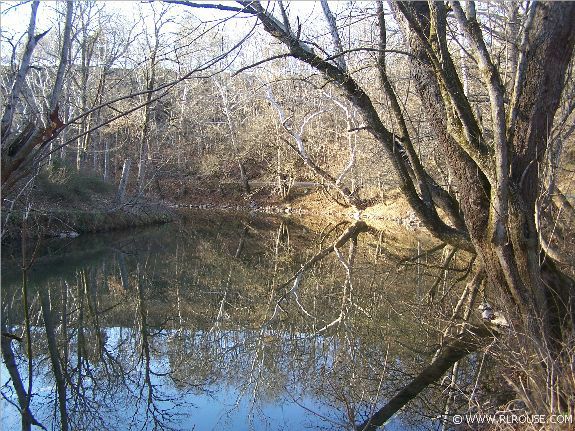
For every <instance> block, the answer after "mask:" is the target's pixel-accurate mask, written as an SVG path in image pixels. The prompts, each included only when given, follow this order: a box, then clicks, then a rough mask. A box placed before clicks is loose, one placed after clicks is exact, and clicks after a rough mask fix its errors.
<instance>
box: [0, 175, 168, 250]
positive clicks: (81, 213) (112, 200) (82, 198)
mask: <svg viewBox="0 0 575 431" xmlns="http://www.w3.org/2000/svg"><path fill="white" fill-rule="evenodd" d="M176 217H177V216H176V214H175V212H174V211H173V209H171V208H170V207H169V206H168V205H166V204H164V203H163V202H160V201H157V200H153V199H150V198H137V197H129V196H127V197H126V198H124V199H122V201H121V202H120V201H119V200H118V199H117V196H116V187H115V185H114V184H112V183H110V182H106V181H103V180H102V179H101V178H100V177H98V176H95V175H90V174H89V173H88V174H86V173H78V172H76V171H75V170H73V169H70V168H69V167H66V166H57V165H56V166H54V167H52V168H51V170H47V169H46V170H45V171H43V172H42V173H41V174H39V175H38V176H37V178H36V179H35V181H34V182H33V183H31V185H30V186H29V189H26V190H25V193H21V194H20V195H19V196H15V197H13V196H7V197H6V198H4V199H3V202H2V242H3V243H4V242H10V241H15V240H18V239H19V238H21V237H22V236H23V235H25V236H26V237H27V238H43V237H62V238H73V237H77V236H79V235H81V234H85V233H96V232H109V231H113V230H120V229H126V228H130V227H137V226H145V225H153V224H159V223H166V222H170V221H173V220H175V219H176Z"/></svg>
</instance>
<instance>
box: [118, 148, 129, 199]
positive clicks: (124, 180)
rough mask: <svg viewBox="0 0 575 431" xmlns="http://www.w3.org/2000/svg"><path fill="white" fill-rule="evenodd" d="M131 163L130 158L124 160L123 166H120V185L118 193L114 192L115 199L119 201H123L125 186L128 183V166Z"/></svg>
mask: <svg viewBox="0 0 575 431" xmlns="http://www.w3.org/2000/svg"><path fill="white" fill-rule="evenodd" d="M131 165H132V160H130V159H126V160H124V167H123V168H122V177H121V178H120V185H119V186H118V193H117V194H116V201H118V202H119V203H123V202H124V198H125V195H126V186H127V185H128V177H129V176H130V166H131Z"/></svg>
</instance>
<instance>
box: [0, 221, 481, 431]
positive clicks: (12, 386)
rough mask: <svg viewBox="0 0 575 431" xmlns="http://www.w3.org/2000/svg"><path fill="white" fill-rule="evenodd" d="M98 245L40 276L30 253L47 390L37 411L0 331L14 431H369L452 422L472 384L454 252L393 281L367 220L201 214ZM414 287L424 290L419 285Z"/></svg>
mask: <svg viewBox="0 0 575 431" xmlns="http://www.w3.org/2000/svg"><path fill="white" fill-rule="evenodd" d="M103 250H104V251H102V249H100V252H99V254H98V255H97V256H95V257H94V259H93V260H92V261H86V260H82V261H78V262H77V264H74V265H75V266H74V267H73V270H72V268H70V266H66V265H65V264H64V263H65V262H60V263H59V262H58V261H57V259H56V258H55V257H54V256H52V257H50V259H51V260H50V265H49V266H50V268H49V269H48V268H46V267H43V266H42V265H43V257H41V256H39V257H38V267H40V268H44V270H42V271H37V272H35V273H34V274H33V277H32V276H31V279H30V283H29V287H28V290H29V292H27V294H28V295H27V296H26V298H27V297H28V296H30V298H37V299H33V300H32V301H31V304H29V311H30V313H29V316H30V318H31V319H32V320H31V322H33V323H32V324H31V325H30V328H31V337H30V340H31V343H32V349H31V351H33V352H34V358H35V360H34V361H33V366H34V370H33V371H34V375H33V378H34V381H35V387H40V386H42V387H49V388H51V390H50V391H48V392H46V391H44V392H42V393H40V394H38V395H35V396H34V397H33V398H32V403H31V404H30V405H29V406H28V405H27V399H28V398H29V393H30V391H29V390H28V389H26V384H27V383H28V382H29V379H28V378H26V377H22V373H26V371H27V359H28V358H27V357H26V352H27V351H28V350H27V349H25V348H20V347H18V348H14V347H13V346H12V344H15V345H16V346H19V344H20V343H18V344H16V342H15V341H11V340H10V339H9V338H7V337H4V336H3V337H2V354H3V358H4V364H5V365H4V366H5V367H6V370H7V371H8V373H7V375H8V376H9V377H10V382H9V385H7V386H4V387H3V389H2V393H3V395H4V396H5V399H7V400H9V402H11V403H12V404H13V405H14V406H15V407H17V411H18V412H19V413H18V414H19V416H20V422H21V423H22V427H23V429H30V427H31V426H32V425H37V424H39V422H42V423H44V424H45V425H46V426H47V427H48V428H49V427H58V428H61V429H86V430H90V429H118V428H122V429H142V430H144V429H192V428H193V427H194V426H196V427H197V429H204V428H210V427H211V428H213V427H218V428H226V426H228V425H229V423H236V422H237V421H238V420H241V421H244V422H245V426H247V427H251V428H252V429H277V428H281V426H282V425H283V424H284V421H285V423H286V424H288V423H292V422H289V421H295V422H293V424H295V425H293V427H295V428H302V427H305V426H306V425H309V426H313V427H316V428H317V427H325V428H326V429H349V430H354V429H373V428H375V427H376V426H377V425H379V424H381V423H383V422H385V421H386V420H387V419H389V417H391V415H392V414H393V413H395V412H396V411H397V410H398V409H399V408H400V407H403V406H404V405H405V404H406V403H407V401H408V400H410V399H416V400H417V401H415V402H412V404H411V405H410V406H411V407H410V411H412V412H413V413H414V415H413V418H412V420H409V421H408V420H407V419H405V418H402V419H399V420H401V421H402V422H400V423H402V424H404V422H405V423H407V424H409V423H412V422H413V423H418V424H419V425H421V424H430V423H432V422H431V419H430V418H435V417H438V416H439V417H443V418H446V417H449V415H450V414H451V413H452V412H453V411H457V409H458V408H459V406H461V404H462V403H463V402H467V399H466V398H462V396H461V394H465V396H468V397H470V396H471V391H472V389H470V388H472V387H473V385H475V383H476V382H475V380H474V379H475V378H476V376H477V372H476V369H477V357H475V358H474V357H470V358H467V359H466V358H465V356H466V354H467V353H468V352H469V351H470V350H475V349H476V348H477V347H478V346H477V345H476V344H474V341H473V340H472V339H471V338H470V339H467V338H466V335H465V334H466V333H467V332H462V330H461V329H462V326H461V322H464V321H467V320H469V318H470V315H471V304H472V303H473V301H474V298H475V297H476V296H477V295H479V294H480V286H481V274H478V273H472V274H471V275H473V276H474V277H472V278H471V279H470V281H469V283H468V284H467V285H466V286H460V285H459V284H453V286H452V287H450V288H449V289H451V290H452V291H453V292H457V296H453V297H452V296H447V295H445V294H444V292H443V290H442V289H441V288H440V287H439V283H437V277H438V272H437V271H441V273H440V275H439V276H440V277H441V283H443V284H445V285H448V284H449V285H451V284H452V283H456V278H457V277H461V273H459V272H456V271H452V270H451V268H452V267H453V265H455V264H458V265H459V266H460V267H464V264H465V265H467V262H462V263H459V261H457V256H450V257H449V261H448V262H447V263H448V264H450V265H451V266H450V267H449V270H447V269H446V265H443V266H442V264H444V263H445V260H446V259H445V255H444V256H443V258H442V256H439V255H435V254H434V255H427V256H425V257H423V258H422V257H419V258H417V259H415V260H412V261H410V262H412V263H413V265H418V264H420V263H421V262H423V259H425V261H424V263H425V265H423V264H421V265H420V267H419V275H418V271H413V270H411V269H412V267H410V266H408V265H406V264H405V261H404V264H403V266H401V267H400V269H399V270H398V266H397V265H398V264H401V262H400V261H399V260H398V258H397V255H400V254H402V252H401V251H397V250H394V249H392V248H390V245H389V243H388V242H386V238H385V235H384V234H382V233H381V232H379V231H374V230H373V229H371V228H368V227H367V225H366V224H365V223H363V222H357V223H354V224H349V225H345V224H338V225H335V226H334V225H329V226H328V227H326V228H324V229H321V227H320V228H317V227H316V229H312V228H309V227H306V228H305V229H304V228H302V227H301V226H298V225H296V224H294V223H293V222H290V221H288V220H281V221H277V222H276V221H275V220H255V219H251V220H225V221H223V222H222V221H220V220H216V219H209V220H201V221H198V222H197V223H194V224H186V225H184V226H182V227H181V229H179V227H177V226H171V227H164V228H159V229H157V230H150V231H148V233H139V232H137V233H136V234H135V235H132V236H129V237H126V238H117V239H116V238H114V239H111V240H110V243H109V246H108V247H107V248H104V249H103ZM438 250H441V249H438ZM87 255H89V253H87ZM448 255H449V254H448ZM93 256H94V255H93ZM63 259H64V260H65V259H67V257H64V258H63ZM402 268H405V269H402ZM4 275H5V280H11V278H10V277H11V275H10V273H6V274H4V273H3V276H4ZM418 277H419V279H422V278H423V279H424V280H427V281H428V284H427V287H425V288H424V289H420V290H419V291H418V290H416V289H413V286H415V285H416V283H417V280H418ZM14 280H15V282H14V283H13V284H10V283H7V286H6V289H5V291H4V292H3V297H2V300H3V305H2V306H3V310H4V313H3V327H2V332H6V333H12V334H18V333H20V332H23V333H24V334H25V332H26V325H25V324H23V323H22V322H25V319H24V312H23V311H24V310H23V309H22V305H21V304H22V301H23V299H24V296H25V295H23V294H24V292H23V291H22V289H21V288H20V287H19V286H18V284H17V283H16V279H15V278H14ZM429 286H431V288H432V291H433V295H432V296H433V300H434V301H438V300H441V301H450V300H451V299H453V304H452V311H451V314H450V315H448V316H447V317H445V322H446V324H443V325H437V324H434V323H433V322H437V321H438V320H437V316H436V313H435V311H434V310H433V308H431V307H429V306H428V305H427V302H426V301H425V299H426V297H425V292H427V291H429V289H430V287H429ZM449 289H446V290H445V292H447V290H449ZM442 295H443V297H442ZM426 307H427V308H426ZM426 310H427V311H426ZM36 316H37V317H36ZM469 328H471V326H469ZM25 339H26V337H24V338H23V341H22V342H23V343H25ZM438 340H439V343H438ZM458 343H459V344H458ZM450 349H451V350H450ZM31 357H32V356H31V355H30V358H31ZM474 361H475V362H474ZM455 363H457V365H455V367H456V368H455V369H454V368H453V367H454V364H455ZM430 364H431V365H430ZM448 370H451V374H450V375H451V376H452V377H451V378H448V379H444V381H441V380H440V379H439V378H440V377H441V376H442V375H443V374H444V373H445V372H447V371H448ZM475 386H477V385H475ZM443 391H445V393H446V394H449V393H451V395H449V396H447V397H443V396H441V393H442V392H443ZM482 393H484V392H481V391H480V390H475V393H474V395H473V396H474V397H476V398H475V399H477V395H478V394H482ZM279 406H281V408H282V409H286V412H289V413H286V415H287V416H281V411H280V410H279ZM274 409H275V410H274ZM290 409H291V410H290ZM32 412H34V415H33V414H32ZM295 412H297V413H295ZM438 412H439V413H438ZM55 413H57V414H55ZM433 420H434V421H436V422H434V423H440V422H437V420H436V419H433ZM207 421H211V422H209V425H208V422H207ZM418 421H419V422H418ZM242 426H244V425H242ZM286 426H288V427H289V426H290V425H286ZM402 426H403V425H402ZM406 426H407V425H406ZM211 428H210V429H211ZM232 428H233V427H232Z"/></svg>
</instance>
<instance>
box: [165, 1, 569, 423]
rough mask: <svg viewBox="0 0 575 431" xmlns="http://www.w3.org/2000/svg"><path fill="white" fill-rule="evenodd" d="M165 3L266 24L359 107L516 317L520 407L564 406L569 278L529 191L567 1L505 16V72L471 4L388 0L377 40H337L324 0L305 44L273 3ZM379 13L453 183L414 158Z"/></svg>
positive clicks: (557, 90)
mask: <svg viewBox="0 0 575 431" xmlns="http://www.w3.org/2000/svg"><path fill="white" fill-rule="evenodd" d="M166 1H168V2H170V3H178V4H182V5H187V6H192V7H213V8H216V9H223V10H229V11H236V12H238V13H246V14H251V15H253V16H255V17H257V19H258V20H259V22H260V23H261V24H262V25H263V28H264V29H265V31H266V32H267V33H269V34H270V35H271V36H273V37H274V38H275V39H277V40H279V41H281V42H282V43H283V44H284V45H285V47H286V49H287V53H286V55H288V56H290V57H292V58H295V59H297V60H300V61H302V62H304V63H307V64H308V65H309V66H311V67H312V68H314V69H315V70H316V71H319V72H320V73H321V74H322V75H323V76H324V77H325V78H326V79H327V80H329V81H330V82H331V83H333V84H334V85H335V86H337V87H338V88H339V89H340V91H341V93H342V95H343V96H344V97H346V98H347V99H348V100H349V101H350V102H351V103H352V104H353V105H354V106H355V107H356V108H357V109H358V110H359V111H360V112H361V114H362V117H363V121H364V124H363V127H362V129H363V130H365V131H366V132H368V133H370V134H371V135H372V136H373V137H374V138H375V139H376V140H377V142H379V143H380V144H381V146H382V147H383V148H384V149H385V152H386V154H387V157H388V158H389V160H390V161H391V163H392V166H393V169H394V171H395V174H396V176H397V178H398V181H399V187H400V189H401V191H402V193H403V194H404V196H405V197H406V199H407V200H408V202H409V204H410V205H411V207H412V208H413V210H414V211H415V212H416V214H417V216H418V217H419V219H420V220H421V222H422V223H423V224H424V225H425V226H426V228H427V229H428V230H429V231H430V232H431V233H432V234H433V235H434V236H435V237H437V238H439V239H441V240H442V241H444V242H445V243H447V244H450V245H451V246H453V247H456V248H457V249H460V250H466V251H468V252H470V253H473V254H475V255H476V256H477V259H476V262H477V263H476V265H475V277H474V280H480V279H481V278H485V280H486V283H487V284H488V286H489V288H490V290H491V291H492V292H496V293H497V295H498V296H499V297H500V299H501V303H502V304H501V305H502V306H504V307H505V310H506V311H507V312H508V313H509V317H510V320H511V322H512V324H513V335H512V336H511V337H509V338H510V339H512V340H513V342H510V344H509V345H510V346H511V347H513V346H514V347H513V348H510V350H509V355H510V356H509V357H511V355H514V354H519V356H517V357H519V358H522V359H523V361H522V363H521V364H520V372H521V375H520V377H519V378H518V377H517V376H515V377H516V378H511V379H510V382H511V383H516V384H515V389H516V390H517V392H518V393H519V394H520V396H521V397H522V399H523V400H524V401H526V403H527V406H528V408H529V409H531V410H532V411H538V412H551V411H564V410H565V409H566V408H568V407H569V406H568V404H569V403H570V401H569V400H570V399H571V400H572V399H573V398H572V397H573V395H575V387H573V384H572V381H573V380H572V379H570V378H569V373H570V371H569V370H570V367H569V363H570V359H569V358H566V356H568V352H569V350H570V349H571V348H572V347H573V343H572V337H573V335H574V331H573V329H574V324H575V307H574V306H575V303H574V298H575V295H574V293H575V292H574V284H573V281H572V280H571V279H570V278H569V277H568V276H567V275H566V274H565V273H564V272H562V271H561V270H560V269H559V265H558V262H557V261H556V255H555V254H554V253H552V252H551V251H550V244H548V243H547V242H546V241H542V239H541V233H542V232H541V229H542V228H541V220H540V211H539V209H540V205H539V204H540V199H539V197H540V192H541V186H542V172H543V169H542V166H544V165H545V163H547V162H548V160H549V158H548V157H547V155H548V154H547V153H548V151H549V149H550V148H549V147H550V128H551V126H552V125H553V122H554V119H555V114H556V112H557V110H558V107H559V103H560V101H561V97H562V93H563V91H564V89H565V88H566V87H567V86H569V85H571V84H570V83H569V81H568V79H567V78H566V76H567V74H568V70H569V67H570V63H571V59H572V55H573V45H574V43H575V3H570V2H530V3H527V6H526V10H525V13H524V14H523V15H522V17H523V20H522V22H521V24H522V25H521V26H518V25H517V23H513V24H514V25H515V28H521V31H520V32H518V34H517V35H516V36H517V37H516V38H515V40H500V41H499V43H500V44H507V45H508V46H507V48H508V49H509V50H512V51H513V52H514V54H515V59H514V61H513V62H512V66H513V68H512V70H506V71H505V73H507V74H509V73H511V74H512V77H513V79H510V80H507V82H505V80H504V76H503V75H504V70H503V66H502V65H501V62H500V61H499V59H498V58H497V57H496V55H495V54H494V52H493V50H492V49H490V48H491V47H492V45H493V43H494V42H493V40H494V33H495V32H494V31H493V30H494V29H493V28H487V30H488V31H489V34H485V31H486V27H485V25H484V23H482V21H481V19H480V17H479V16H478V13H477V11H476V8H475V5H474V3H473V2H467V3H466V4H465V5H462V4H460V2H457V1H454V2H431V1H430V2H391V3H390V7H389V8H388V7H387V5H386V6H384V5H383V3H382V2H377V4H376V14H373V15H372V16H371V17H370V18H366V19H373V21H374V22H375V23H376V25H377V27H378V41H377V44H376V45H375V46H373V45H372V46H364V47H359V48H354V49H353V50H348V51H346V50H344V48H343V46H342V43H341V37H340V34H339V29H338V27H337V22H336V20H335V19H334V16H333V14H332V13H331V12H330V10H329V5H328V4H327V2H326V1H322V6H323V10H324V14H325V16H326V18H327V22H328V26H329V30H330V36H331V40H332V45H333V48H332V49H331V50H327V49H321V47H319V48H320V49H321V50H318V49H317V48H318V45H317V43H315V41H313V42H310V41H306V40H305V39H304V37H303V36H302V27H301V24H300V22H299V20H298V21H297V25H296V24H295V23H293V22H292V21H290V18H289V14H288V11H287V7H286V6H285V5H284V4H283V3H282V2H281V1H280V2H278V3H276V4H275V6H274V5H272V4H269V3H268V5H267V6H266V5H263V4H262V3H260V2H258V1H239V2H237V3H238V6H230V5H227V4H226V5H209V4H206V3H202V4H198V3H193V2H188V1H179V0H166ZM274 8H275V9H277V11H278V12H277V16H275V15H274V11H273V10H272V9H274ZM464 8H465V10H464ZM389 16H393V20H394V23H395V25H398V26H399V28H400V29H401V31H402V33H403V37H404V40H405V45H406V46H407V50H408V51H409V52H407V53H406V54H407V55H408V56H409V69H410V70H409V73H410V76H411V79H412V80H413V82H414V84H415V88H416V97H418V99H419V101H420V103H421V106H422V109H423V112H424V114H425V117H426V119H427V121H428V123H429V125H430V126H429V127H430V129H431V131H432V133H433V137H434V141H435V145H436V146H437V149H438V151H440V153H441V155H442V157H443V158H444V159H445V161H446V163H447V164H448V165H449V167H450V175H451V176H452V179H453V187H452V188H450V189H448V188H445V187H442V186H441V185H440V184H438V181H436V180H435V179H434V176H433V175H432V172H431V171H430V169H429V167H428V166H426V164H425V163H424V161H423V160H422V159H421V158H420V157H419V153H418V152H417V151H416V148H417V144H418V142H417V139H418V138H417V135H416V134H415V133H413V129H412V128H411V127H410V124H409V117H408V113H407V111H406V107H405V105H404V104H402V103H401V101H400V100H399V97H398V89H397V86H396V84H395V83H394V82H393V81H392V79H390V77H389V74H388V72H389V70H388V66H387V64H386V59H387V55H386V54H387V53H388V52H390V51H391V50H390V49H388V48H387V37H386V36H387V35H386V18H387V19H388V18H389ZM515 17H516V18H517V9H516V10H515ZM387 24H388V25H389V23H387ZM453 26H456V28H457V29H458V31H459V32H460V34H461V37H460V38H459V40H456V41H457V42H458V43H459V44H460V45H461V47H462V49H463V51H464V52H465V54H466V55H467V56H468V57H469V58H470V59H471V60H472V61H473V67H474V68H475V69H476V70H477V71H478V79H480V80H481V81H480V82H481V85H482V86H483V87H484V88H485V90H486V91H485V95H486V97H487V101H488V102H487V103H486V106H484V112H485V113H486V114H487V115H479V113H478V112H477V111H476V109H475V106H474V103H472V100H471V99H470V97H469V96H468V91H467V89H466V88H465V87H466V86H467V85H468V82H467V80H468V79H469V77H468V76H467V75H466V74H467V71H466V70H465V68H462V67H461V66H460V63H461V60H460V59H459V58H457V56H456V53H457V52H459V51H458V50H455V49H454V47H453V41H454V40H455V39H454V37H453V36H452V31H451V30H452V28H453ZM314 45H315V46H314ZM362 49H363V50H365V51H370V52H375V53H376V56H375V57H376V61H374V64H373V67H374V68H376V70H377V73H378V75H379V79H380V84H381V86H380V88H381V92H383V95H384V96H385V97H386V98H387V100H388V102H389V106H390V110H391V113H392V117H393V119H394V121H393V125H394V126H393V127H390V126H386V122H385V121H384V118H383V113H382V112H380V110H379V109H378V108H377V107H376V103H375V98H376V97H377V96H379V94H374V92H373V91H371V92H369V91H368V90H367V88H365V87H364V86H362V84H361V83H360V79H359V78H358V76H357V74H356V72H354V71H352V70H351V68H349V67H348V66H347V64H346V61H345V58H346V55H349V54H350V52H351V51H359V50H362ZM328 51H332V54H329V52H328ZM274 58H278V56H275V57H274ZM261 63H262V62H258V64H261ZM565 118H569V116H567V117H565ZM476 284H477V283H476ZM519 382H521V383H519ZM542 388H545V389H542ZM571 402H572V401H571Z"/></svg>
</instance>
